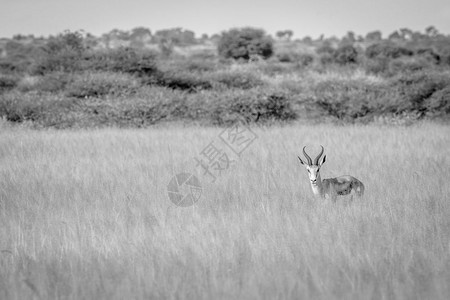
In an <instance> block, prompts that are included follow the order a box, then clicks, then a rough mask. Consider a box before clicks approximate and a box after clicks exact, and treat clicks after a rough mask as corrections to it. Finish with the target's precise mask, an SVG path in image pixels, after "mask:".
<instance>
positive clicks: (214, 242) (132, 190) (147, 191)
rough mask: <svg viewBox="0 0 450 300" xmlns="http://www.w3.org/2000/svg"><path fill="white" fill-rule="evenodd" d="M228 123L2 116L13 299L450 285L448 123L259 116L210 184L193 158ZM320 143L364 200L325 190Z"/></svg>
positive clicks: (7, 289) (0, 289)
mask: <svg viewBox="0 0 450 300" xmlns="http://www.w3.org/2000/svg"><path fill="white" fill-rule="evenodd" d="M221 130H222V129H219V128H204V127H190V128H181V127H169V128H153V129H141V130H125V129H101V130H83V131H81V130H78V131H77V130H73V131H68V130H65V131H52V130H48V131H32V130H28V129H23V128H10V127H8V126H6V125H5V124H3V125H1V124H0V251H1V252H0V298H1V299H30V298H35V299H56V298H65V299H87V298H89V299H133V298H134V299H152V298H153V299H237V298H241V299H243V298H245V299H258V298H263V299H299V298H303V299H334V298H345V299H393V298H396V299H449V298H450V286H449V282H450V199H449V198H450V196H449V195H450V185H449V178H450V158H449V155H448V154H449V152H448V149H450V127H449V126H445V125H438V124H432V123H425V124H419V125H414V126H408V127H389V126H381V125H368V126H331V125H317V126H301V125H289V126H276V127H271V128H254V129H253V130H254V132H255V133H256V134H257V136H258V138H257V139H256V140H255V141H254V142H253V143H252V144H251V145H249V147H248V148H247V149H246V150H245V151H244V152H243V153H242V155H241V157H234V159H235V163H234V164H233V165H232V166H231V167H230V168H229V169H228V170H226V171H224V172H223V173H222V174H221V175H220V176H218V177H217V180H216V181H215V182H211V181H210V180H209V178H208V177H207V176H205V175H203V173H202V170H201V169H199V168H198V167H196V165H195V161H194V159H193V158H194V157H197V156H198V155H199V153H200V152H201V151H202V149H204V147H205V146H207V145H208V144H209V143H210V142H211V141H217V137H218V135H219V134H220V132H221ZM320 144H322V145H323V146H324V147H325V154H326V155H327V162H326V163H325V164H324V166H323V168H322V171H321V172H322V178H327V177H332V176H338V175H344V174H350V175H353V176H355V177H357V178H359V179H360V180H361V181H363V182H364V184H365V185H366V195H365V197H364V198H363V199H362V200H358V201H356V200H354V201H353V202H350V201H348V199H346V198H344V199H342V200H340V201H338V202H337V203H336V204H333V203H331V201H328V200H319V199H314V198H313V196H312V192H311V190H310V187H309V182H308V177H307V174H306V171H305V170H304V168H302V167H301V166H300V164H299V163H298V161H297V155H299V154H300V153H301V148H302V147H303V145H308V147H309V148H308V149H311V150H309V152H312V153H314V151H317V150H318V145H320ZM178 172H195V173H196V174H197V176H198V177H199V179H200V180H201V183H202V186H203V196H202V198H201V199H200V200H199V202H197V204H196V205H194V206H191V207H187V208H182V207H177V206H175V205H174V204H173V203H172V202H171V201H170V200H169V198H168V195H167V190H166V188H167V184H168V182H169V181H170V179H171V177H172V176H173V175H175V174H176V173H178Z"/></svg>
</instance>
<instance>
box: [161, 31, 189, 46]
mask: <svg viewBox="0 0 450 300" xmlns="http://www.w3.org/2000/svg"><path fill="white" fill-rule="evenodd" d="M155 37H156V39H157V41H158V42H161V41H163V40H164V41H169V42H170V43H172V44H174V45H192V44H196V43H197V41H196V39H195V33H194V32H193V31H190V30H184V29H182V28H179V27H177V28H171V29H163V30H158V31H157V32H155Z"/></svg>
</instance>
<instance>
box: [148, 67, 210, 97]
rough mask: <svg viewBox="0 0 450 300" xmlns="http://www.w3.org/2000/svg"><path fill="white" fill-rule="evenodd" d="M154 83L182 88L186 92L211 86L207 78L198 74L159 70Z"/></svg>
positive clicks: (172, 87)
mask: <svg viewBox="0 0 450 300" xmlns="http://www.w3.org/2000/svg"><path fill="white" fill-rule="evenodd" d="M150 83H151V82H150ZM154 83H156V84H157V85H160V86H164V87H168V88H171V89H175V90H184V91H188V92H197V91H200V90H205V89H211V88H212V85H211V82H210V81H209V80H207V79H204V78H203V77H202V76H201V75H199V74H194V73H189V72H176V71H166V72H161V73H159V74H158V75H157V76H156V77H155V82H154Z"/></svg>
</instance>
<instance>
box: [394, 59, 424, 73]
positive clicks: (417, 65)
mask: <svg viewBox="0 0 450 300" xmlns="http://www.w3.org/2000/svg"><path fill="white" fill-rule="evenodd" d="M430 67H432V65H431V63H430V62H429V61H427V60H426V59H425V58H422V57H414V56H413V57H401V58H397V59H394V60H391V61H390V62H389V74H390V75H396V74H399V73H412V72H417V71H421V70H424V69H428V68H430Z"/></svg>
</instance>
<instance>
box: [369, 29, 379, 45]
mask: <svg viewBox="0 0 450 300" xmlns="http://www.w3.org/2000/svg"><path fill="white" fill-rule="evenodd" d="M381 39H382V34H381V31H378V30H376V31H371V32H369V33H367V34H366V41H370V42H378V41H381Z"/></svg>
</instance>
